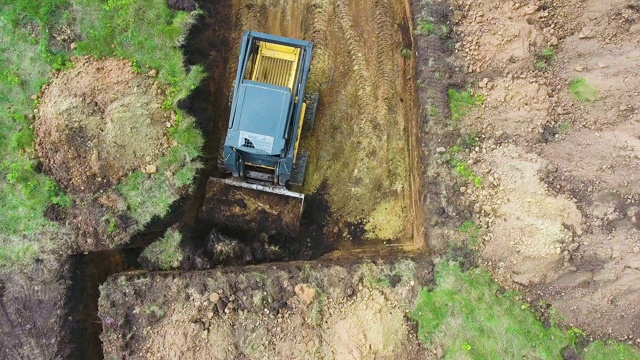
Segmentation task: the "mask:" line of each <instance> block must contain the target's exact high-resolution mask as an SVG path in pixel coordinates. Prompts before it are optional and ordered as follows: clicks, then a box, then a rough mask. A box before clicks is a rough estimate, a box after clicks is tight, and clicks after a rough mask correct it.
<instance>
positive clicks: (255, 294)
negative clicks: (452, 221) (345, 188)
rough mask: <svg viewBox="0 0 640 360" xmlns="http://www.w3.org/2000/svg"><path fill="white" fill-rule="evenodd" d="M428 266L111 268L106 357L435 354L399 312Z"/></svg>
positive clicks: (425, 278)
mask: <svg viewBox="0 0 640 360" xmlns="http://www.w3.org/2000/svg"><path fill="white" fill-rule="evenodd" d="M431 271H432V266H431V264H430V263H428V262H414V261H411V260H398V261H396V262H391V263H377V264H373V263H364V264H357V265H344V266H341V265H322V264H319V263H313V262H312V263H305V264H301V263H297V264H296V263H289V264H281V265H272V266H251V267H244V268H225V269H221V270H215V271H207V272H189V273H155V274H154V273H151V274H140V275H136V274H123V275H114V276H112V277H110V278H109V280H108V281H107V282H106V283H105V284H104V285H102V287H101V294H102V295H101V297H100V317H101V318H102V321H103V324H104V333H103V335H102V340H103V344H104V350H105V358H106V359H115V358H122V357H130V356H136V357H137V358H140V359H174V358H181V359H265V358H266V359H301V358H306V359H326V358H338V359H361V358H364V359H374V358H375V359H429V358H434V356H433V354H432V353H431V352H430V351H428V350H427V349H425V348H424V347H422V346H421V345H420V343H419V341H418V340H417V337H416V335H415V333H414V330H413V329H412V327H411V325H410V324H409V322H408V321H407V319H406V318H405V317H404V316H403V315H404V313H405V311H407V310H408V309H410V308H411V306H412V303H413V300H414V298H415V296H416V294H417V291H418V290H419V289H420V287H421V286H424V285H425V284H426V283H427V282H429V281H431V279H432V272H431ZM231 274H233V276H230V275H231ZM379 279H387V281H389V283H390V286H389V285H378V284H379V283H377V281H379Z"/></svg>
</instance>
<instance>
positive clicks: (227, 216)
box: [200, 177, 304, 239]
mask: <svg viewBox="0 0 640 360" xmlns="http://www.w3.org/2000/svg"><path fill="white" fill-rule="evenodd" d="M303 203H304V195H303V194H300V193H296V192H293V191H289V190H287V189H284V188H280V187H275V186H265V185H257V184H250V183H245V182H240V181H235V180H233V179H219V178H213V177H212V178H209V181H208V182H207V189H206V192H205V197H204V203H203V205H202V208H201V209H200V219H201V220H203V221H206V222H209V223H211V224H212V225H214V226H217V227H219V228H222V229H228V230H230V231H232V232H234V233H235V234H242V235H248V236H255V235H258V234H260V233H265V234H267V235H270V236H278V237H281V238H289V239H292V238H296V237H297V236H298V232H299V229H300V217H301V216H302V206H303Z"/></svg>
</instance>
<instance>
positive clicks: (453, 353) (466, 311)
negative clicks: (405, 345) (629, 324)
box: [409, 261, 639, 359]
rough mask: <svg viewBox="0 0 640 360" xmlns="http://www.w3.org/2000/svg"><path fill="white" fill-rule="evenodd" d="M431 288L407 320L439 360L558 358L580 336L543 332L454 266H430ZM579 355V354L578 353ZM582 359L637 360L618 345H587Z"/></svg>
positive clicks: (516, 299)
mask: <svg viewBox="0 0 640 360" xmlns="http://www.w3.org/2000/svg"><path fill="white" fill-rule="evenodd" d="M435 280H436V284H437V286H436V288H435V289H433V290H428V289H423V290H422V291H421V292H420V294H419V296H418V298H417V300H416V307H415V310H414V311H412V312H410V313H409V317H410V318H411V319H413V320H415V321H416V322H417V323H418V337H419V339H420V341H422V342H424V343H425V344H427V345H438V346H441V347H442V348H443V349H444V358H445V359H561V358H562V350H563V349H564V348H565V347H567V346H575V343H576V341H577V340H578V338H580V337H581V336H582V335H583V334H584V333H583V332H582V331H580V330H579V329H570V330H568V331H564V330H562V329H560V328H559V327H558V326H557V325H555V324H552V326H551V327H549V328H547V327H545V326H544V325H543V324H542V323H541V322H540V320H539V319H538V318H537V317H536V316H535V314H534V313H533V312H532V311H531V310H530V309H529V306H528V304H527V303H524V302H522V301H520V296H519V295H518V294H517V293H515V292H512V291H504V290H503V289H501V288H500V287H499V286H498V285H497V284H496V283H495V282H494V281H493V280H492V279H491V278H490V276H489V273H488V272H487V271H486V270H483V269H479V268H473V269H471V270H469V271H466V272H463V271H462V270H461V269H460V266H459V265H458V264H457V263H454V262H447V261H443V262H440V263H439V264H438V265H437V267H436V274H435ZM578 351H579V352H583V351H582V349H578ZM582 355H583V356H584V358H585V359H587V358H588V359H622V358H624V359H637V358H638V355H639V353H638V352H637V350H634V349H633V348H632V347H630V346H626V345H624V344H613V345H611V344H609V345H606V344H602V343H598V342H596V343H593V344H591V345H590V346H589V347H588V348H587V349H586V351H584V352H583V354H582Z"/></svg>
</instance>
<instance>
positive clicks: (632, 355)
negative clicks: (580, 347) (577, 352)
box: [582, 341, 640, 360]
mask: <svg viewBox="0 0 640 360" xmlns="http://www.w3.org/2000/svg"><path fill="white" fill-rule="evenodd" d="M582 358H583V359H584V360H633V359H640V351H638V350H637V349H634V348H633V347H632V346H630V345H627V344H624V343H618V342H614V341H610V342H603V341H595V342H592V343H591V344H589V346H587V348H586V349H585V350H584V352H583V353H582Z"/></svg>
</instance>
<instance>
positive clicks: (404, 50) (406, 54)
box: [400, 47, 412, 59]
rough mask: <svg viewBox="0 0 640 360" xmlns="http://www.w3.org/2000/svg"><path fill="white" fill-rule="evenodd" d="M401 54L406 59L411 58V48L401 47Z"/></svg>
mask: <svg viewBox="0 0 640 360" xmlns="http://www.w3.org/2000/svg"><path fill="white" fill-rule="evenodd" d="M400 55H402V57H403V58H405V59H411V55H412V54H411V49H407V48H406V47H403V48H401V49H400Z"/></svg>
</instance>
